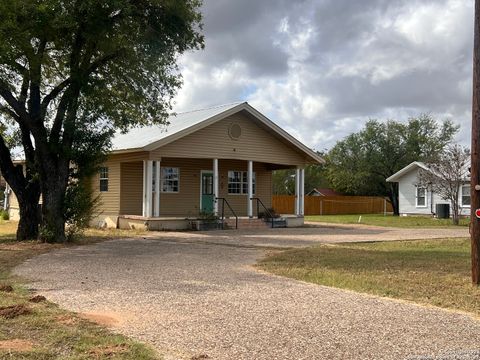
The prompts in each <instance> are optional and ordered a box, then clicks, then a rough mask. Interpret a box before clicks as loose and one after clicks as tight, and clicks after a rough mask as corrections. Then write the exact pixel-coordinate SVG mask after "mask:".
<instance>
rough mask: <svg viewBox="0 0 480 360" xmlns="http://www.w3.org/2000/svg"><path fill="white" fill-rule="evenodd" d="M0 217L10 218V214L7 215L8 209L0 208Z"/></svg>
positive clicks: (3, 218)
mask: <svg viewBox="0 0 480 360" xmlns="http://www.w3.org/2000/svg"><path fill="white" fill-rule="evenodd" d="M0 219H2V220H10V215H8V211H6V210H3V209H2V210H0Z"/></svg>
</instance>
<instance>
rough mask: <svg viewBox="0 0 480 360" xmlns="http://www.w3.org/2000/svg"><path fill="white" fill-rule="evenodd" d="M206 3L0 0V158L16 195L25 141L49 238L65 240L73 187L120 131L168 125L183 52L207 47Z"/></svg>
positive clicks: (22, 183) (188, 0) (186, 0)
mask: <svg viewBox="0 0 480 360" xmlns="http://www.w3.org/2000/svg"><path fill="white" fill-rule="evenodd" d="M200 6H201V1H200V0H183V1H176V0H144V1H136V0H82V1H61V0H43V1H30V0H0V164H1V166H2V171H3V172H4V173H6V174H7V173H8V175H9V176H10V178H11V179H13V180H14V181H10V182H12V183H14V184H15V186H16V187H17V188H16V189H14V190H15V191H16V192H21V191H25V190H28V189H26V186H27V185H25V184H27V183H28V182H29V180H30V179H27V180H25V179H24V178H23V175H22V174H17V173H16V172H15V171H14V166H13V164H12V161H11V160H12V154H11V153H10V150H11V149H12V148H13V147H14V146H15V145H17V146H18V145H21V146H23V153H24V154H25V157H26V168H27V170H28V171H27V173H29V172H30V171H32V172H38V174H32V176H31V178H32V179H33V178H35V179H39V181H40V183H41V189H42V193H43V198H44V204H43V222H45V223H46V224H44V225H43V230H42V231H43V234H45V236H48V237H49V238H51V239H53V240H58V241H63V240H64V238H65V234H64V224H63V223H62V221H60V222H59V221H58V220H57V219H59V218H60V219H62V220H64V214H63V213H62V210H63V205H64V204H62V202H63V201H64V198H65V196H66V191H67V190H66V189H67V186H68V184H70V186H71V184H72V183H75V182H74V180H75V179H82V178H83V176H84V175H85V174H87V173H88V172H91V171H93V170H94V167H90V166H88V167H85V166H83V165H82V164H86V163H87V160H88V159H89V157H90V155H91V154H93V155H95V156H96V155H98V154H102V153H104V152H105V150H107V149H108V145H109V143H108V139H109V138H110V137H111V136H112V134H113V133H114V132H115V131H117V130H120V131H127V130H128V129H129V128H131V127H134V126H143V125H149V124H162V123H164V122H165V121H166V118H167V115H168V113H169V112H170V111H171V101H172V98H173V96H174V95H175V93H176V91H177V89H178V88H179V86H180V85H181V81H182V79H181V75H180V73H179V71H178V67H177V64H176V61H177V58H178V56H179V55H180V54H182V53H184V52H185V51H189V50H193V49H199V48H202V47H203V41H204V39H203V35H202V34H201V29H202V23H201V13H200V11H199V9H200ZM95 139H96V140H98V142H96V141H95ZM33 144H35V146H33ZM72 164H73V165H74V167H75V168H76V169H77V170H76V171H78V173H77V174H74V176H73V180H72V179H70V180H69V175H71V174H70V172H69V168H70V166H71V165H72ZM29 175H30V174H29ZM68 196H70V195H68ZM47 229H48V230H47Z"/></svg>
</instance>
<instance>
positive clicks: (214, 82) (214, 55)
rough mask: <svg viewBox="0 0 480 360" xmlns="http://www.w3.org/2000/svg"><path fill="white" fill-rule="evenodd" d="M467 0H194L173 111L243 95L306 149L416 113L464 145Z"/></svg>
mask: <svg viewBox="0 0 480 360" xmlns="http://www.w3.org/2000/svg"><path fill="white" fill-rule="evenodd" d="M473 4H474V0H394V1H392V0H361V1H358V0H241V1H239V0H204V6H203V15H204V34H205V39H206V43H205V45H206V46H205V50H203V51H199V52H194V53H188V54H186V55H184V56H182V58H181V59H180V64H181V69H182V73H183V77H184V85H183V88H182V89H181V90H180V92H179V94H178V96H177V97H176V106H175V110H176V111H184V110H192V109H196V108H203V107H208V106H211V105H218V104H223V103H231V102H236V101H248V102H249V103H250V104H251V105H253V106H254V107H256V108H257V109H258V110H260V111H261V112H263V113H264V114H265V115H267V116H268V117H269V118H270V119H271V120H273V121H274V122H276V123H277V124H279V125H280V126H282V127H283V128H284V129H286V130H287V131H289V132H290V133H291V134H292V135H294V136H295V137H297V138H298V139H300V140H302V141H303V142H305V143H306V144H307V145H309V146H310V147H312V148H314V149H316V150H322V149H328V148H330V147H331V146H332V145H334V144H335V142H336V141H337V140H339V139H341V138H343V137H344V136H346V135H348V134H349V133H351V132H355V131H357V130H359V129H361V128H362V127H363V124H364V123H365V121H367V120H368V119H369V118H376V119H381V120H385V119H396V120H400V121H406V120H407V119H408V117H410V116H415V115H418V114H420V113H424V112H427V113H431V114H432V115H434V116H435V117H436V118H438V119H440V120H441V119H445V118H449V119H452V120H453V121H455V122H456V123H458V124H460V125H461V132H460V134H459V135H458V139H457V140H458V141H459V142H461V143H464V144H468V143H469V141H470V134H469V133H470V121H471V119H470V116H471V115H470V113H471V112H470V107H471V105H470V101H471V77H472V75H471V73H472V46H473V45H472V43H473V12H474V9H473Z"/></svg>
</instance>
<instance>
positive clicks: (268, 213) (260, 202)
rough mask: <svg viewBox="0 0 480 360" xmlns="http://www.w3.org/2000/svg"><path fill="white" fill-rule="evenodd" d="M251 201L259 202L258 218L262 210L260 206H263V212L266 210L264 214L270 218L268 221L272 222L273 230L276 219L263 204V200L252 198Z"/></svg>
mask: <svg viewBox="0 0 480 360" xmlns="http://www.w3.org/2000/svg"><path fill="white" fill-rule="evenodd" d="M250 200H253V201H256V202H257V217H258V214H260V212H259V210H260V205H261V206H262V208H263V210H264V214H265V215H266V216H268V219H269V220H270V223H271V224H272V228H273V227H274V226H275V225H274V222H275V219H274V217H273V214H272V213H271V212H270V210H268V209H267V207H266V206H265V204H264V203H263V202H262V200H260V199H259V198H257V197H253V198H250Z"/></svg>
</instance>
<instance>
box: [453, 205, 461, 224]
mask: <svg viewBox="0 0 480 360" xmlns="http://www.w3.org/2000/svg"><path fill="white" fill-rule="evenodd" d="M457 204H458V199H457V200H454V201H453V202H452V210H453V211H452V221H453V225H458V224H459V223H460V215H459V208H458V205H457Z"/></svg>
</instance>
